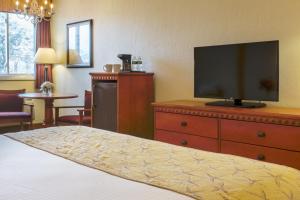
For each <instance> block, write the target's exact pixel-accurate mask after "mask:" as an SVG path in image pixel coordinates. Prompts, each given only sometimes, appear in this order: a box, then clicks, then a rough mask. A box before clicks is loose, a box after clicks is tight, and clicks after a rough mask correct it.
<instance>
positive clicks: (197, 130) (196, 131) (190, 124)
mask: <svg viewBox="0 0 300 200" xmlns="http://www.w3.org/2000/svg"><path fill="white" fill-rule="evenodd" d="M155 117H156V119H155V125H156V129H161V130H167V131H175V132H180V133H187V134H192V135H199V136H205V137H211V138H218V120H217V119H213V118H207V117H198V116H192V115H183V114H182V115H181V114H173V113H164V112H156V115H155Z"/></svg>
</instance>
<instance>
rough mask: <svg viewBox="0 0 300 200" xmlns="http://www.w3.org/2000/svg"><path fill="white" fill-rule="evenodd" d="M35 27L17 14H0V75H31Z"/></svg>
mask: <svg viewBox="0 0 300 200" xmlns="http://www.w3.org/2000/svg"><path fill="white" fill-rule="evenodd" d="M34 54H35V27H34V25H33V24H32V23H31V22H30V20H28V21H27V20H24V19H22V18H20V16H18V15H17V14H13V13H4V12H0V75H25V74H26V75H33V74H34V71H35V70H34Z"/></svg>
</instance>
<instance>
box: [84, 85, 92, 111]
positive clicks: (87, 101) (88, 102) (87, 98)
mask: <svg viewBox="0 0 300 200" xmlns="http://www.w3.org/2000/svg"><path fill="white" fill-rule="evenodd" d="M84 108H85V109H91V108H92V92H91V91H87V90H85V92H84ZM84 115H85V116H90V115H91V112H84Z"/></svg>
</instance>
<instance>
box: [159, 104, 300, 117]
mask: <svg viewBox="0 0 300 200" xmlns="http://www.w3.org/2000/svg"><path fill="white" fill-rule="evenodd" d="M205 103H206V102H202V101H197V100H176V101H165V102H156V103H153V106H154V107H167V108H182V109H184V108H185V109H195V110H200V111H201V110H202V111H208V112H219V113H233V114H248V115H267V116H274V117H278V116H285V117H291V118H297V119H300V108H286V107H275V106H267V107H264V108H237V107H219V106H208V105H205Z"/></svg>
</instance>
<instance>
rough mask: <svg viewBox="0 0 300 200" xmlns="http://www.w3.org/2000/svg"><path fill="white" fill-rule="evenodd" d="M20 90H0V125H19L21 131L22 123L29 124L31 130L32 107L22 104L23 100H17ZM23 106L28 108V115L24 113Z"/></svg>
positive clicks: (22, 91)
mask: <svg viewBox="0 0 300 200" xmlns="http://www.w3.org/2000/svg"><path fill="white" fill-rule="evenodd" d="M24 92H25V89H22V90H0V124H12V123H20V127H21V130H23V129H24V123H29V124H30V128H32V113H33V105H29V104H24V99H22V98H19V96H18V95H19V94H21V93H24ZM24 106H28V107H30V113H28V112H24V110H23V108H24Z"/></svg>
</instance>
